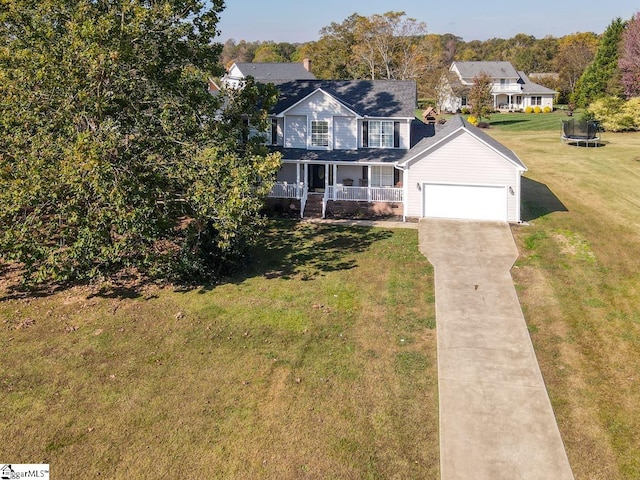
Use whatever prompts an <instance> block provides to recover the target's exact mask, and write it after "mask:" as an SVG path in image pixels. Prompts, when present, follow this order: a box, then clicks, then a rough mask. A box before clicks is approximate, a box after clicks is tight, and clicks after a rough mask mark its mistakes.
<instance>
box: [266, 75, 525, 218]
mask: <svg viewBox="0 0 640 480" xmlns="http://www.w3.org/2000/svg"><path fill="white" fill-rule="evenodd" d="M276 86H277V87H278V88H279V90H280V99H279V101H278V103H277V105H276V106H275V107H274V108H273V109H272V111H271V129H270V131H269V132H268V134H267V141H268V143H269V144H270V145H271V148H272V149H274V150H275V151H279V152H281V153H282V157H283V166H282V168H281V170H280V171H279V173H278V176H277V183H276V185H275V186H274V188H273V190H272V192H271V195H270V199H269V201H270V202H271V203H272V205H273V204H278V205H279V206H280V207H281V208H287V209H293V210H295V211H299V214H300V215H301V216H308V215H310V214H311V215H313V214H316V215H318V216H320V215H321V216H323V217H324V216H325V215H328V214H337V215H339V214H340V213H342V212H345V211H350V212H353V211H354V210H356V209H359V210H363V209H365V210H367V211H368V214H395V215H401V216H402V217H403V219H406V218H407V217H412V218H420V217H427V216H429V217H449V218H470V219H484V220H503V221H510V222H518V221H520V176H521V174H522V172H523V171H525V170H526V168H525V166H524V165H523V164H522V162H521V161H520V160H519V159H518V157H517V156H516V155H515V154H514V153H513V152H511V151H510V150H509V149H507V148H506V147H504V146H503V145H501V144H499V143H498V142H496V141H495V140H493V139H492V138H491V137H489V136H488V135H487V134H485V133H484V132H483V131H481V130H480V129H478V128H476V127H473V126H471V125H469V124H468V123H467V122H465V121H464V120H463V119H462V118H461V117H454V118H453V119H451V120H449V121H448V122H447V124H446V125H445V126H444V127H443V128H440V126H436V125H426V124H424V123H422V122H421V121H419V120H417V119H416V118H415V109H416V105H417V93H416V85H415V82H413V81H385V80H378V81H367V80H354V81H323V80H309V81H290V82H281V83H276Z"/></svg>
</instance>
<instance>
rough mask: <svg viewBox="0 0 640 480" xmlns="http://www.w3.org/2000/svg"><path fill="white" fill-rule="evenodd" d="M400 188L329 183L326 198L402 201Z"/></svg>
mask: <svg viewBox="0 0 640 480" xmlns="http://www.w3.org/2000/svg"><path fill="white" fill-rule="evenodd" d="M402 192H403V190H402V188H394V187H345V186H341V185H335V186H334V185H329V186H328V187H327V190H326V195H325V198H326V199H327V200H342V201H352V202H392V203H395V202H402Z"/></svg>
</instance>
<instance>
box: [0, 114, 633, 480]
mask: <svg viewBox="0 0 640 480" xmlns="http://www.w3.org/2000/svg"><path fill="white" fill-rule="evenodd" d="M564 118H566V116H563V115H561V114H546V115H545V114H539V115H535V114H531V115H527V114H499V115H498V114H496V115H494V116H492V120H491V123H492V127H491V128H490V129H488V130H486V131H487V133H489V134H490V135H492V136H494V137H495V138H496V139H498V140H499V141H501V142H503V143H504V144H505V145H507V146H508V147H510V148H512V149H513V150H514V151H515V152H516V153H517V154H518V155H519V156H520V158H521V159H522V160H523V161H524V163H525V164H526V165H527V166H528V168H529V171H528V172H527V173H526V175H525V177H526V178H524V179H523V190H524V194H523V218H524V219H525V220H526V221H527V222H528V225H519V226H514V227H513V232H514V236H515V239H516V243H517V245H518V248H519V251H520V253H521V256H520V259H519V260H518V262H517V263H516V265H515V267H514V269H513V271H512V274H513V277H514V280H515V282H516V287H517V290H518V294H519V296H520V301H521V304H522V307H523V311H524V314H525V318H526V321H527V323H528V327H529V332H530V334H531V338H532V341H533V344H534V347H535V351H536V355H537V358H538V361H539V363H540V368H541V370H542V374H543V377H544V380H545V383H546V385H547V388H548V391H549V395H550V398H551V402H552V404H553V407H554V411H555V414H556V417H557V419H558V425H559V429H560V432H561V435H562V438H563V441H564V443H565V446H566V449H567V453H568V456H569V460H570V463H571V466H572V468H573V471H574V474H575V477H576V479H577V480H595V479H603V480H604V479H606V480H619V479H624V480H627V479H628V480H632V479H637V478H640V221H639V220H638V214H639V213H640V133H631V134H613V133H606V132H605V133H604V134H603V135H602V139H603V141H604V146H602V147H599V148H595V147H591V148H584V147H571V146H567V145H563V144H562V143H561V142H560V139H559V136H560V120H562V119H564ZM522 119H525V120H524V121H523V120H522ZM523 122H525V124H523ZM526 122H529V123H528V125H529V126H528V127H527V126H526ZM545 122H549V123H548V124H546V126H545ZM516 127H517V128H516ZM248 265H249V268H248V270H247V271H246V272H245V273H244V274H243V275H242V276H238V277H236V278H231V279H228V281H226V282H224V283H222V284H220V285H217V286H213V287H210V288H202V289H197V290H187V291H180V290H176V289H171V288H159V287H153V286H149V287H145V288H143V289H141V290H140V291H137V292H135V291H134V292H131V291H126V290H121V291H113V292H112V291H108V290H105V291H102V292H93V291H91V290H90V289H88V288H80V287H76V288H71V289H68V290H65V291H61V292H58V293H56V294H52V295H49V296H43V297H37V296H32V297H13V296H11V295H9V294H8V292H6V291H5V292H3V293H0V296H1V295H4V298H1V299H0V328H1V329H2V336H0V405H1V408H0V438H2V439H3V442H0V461H7V462H15V463H19V462H23V463H38V462H44V463H50V464H51V469H52V471H53V472H56V471H57V472H64V473H66V474H67V476H69V477H70V478H76V477H80V476H81V475H83V474H84V475H86V476H87V477H92V478H96V477H98V476H100V477H102V478H131V477H133V478H149V477H160V478H162V477H169V476H172V475H174V474H175V472H176V471H177V472H179V474H180V475H181V476H182V477H184V478H225V479H226V478H231V479H233V478H279V479H281V478H282V479H297V478H336V479H338V478H339V479H343V478H354V479H361V478H365V479H376V478H379V479H386V478H429V479H437V478H439V473H438V471H439V470H438V454H439V445H438V431H437V426H438V406H437V370H436V340H435V329H434V327H435V312H434V296H433V295H434V293H433V271H432V268H431V266H430V265H429V264H428V262H427V260H426V259H425V258H424V257H422V256H421V255H420V254H419V253H418V249H417V235H416V232H415V231H414V230H397V231H394V230H388V229H366V228H355V227H336V226H326V225H313V224H300V223H297V222H288V221H277V222H274V223H272V225H271V228H270V230H269V232H268V234H267V235H265V236H264V237H263V239H262V241H261V243H260V244H259V245H258V246H257V247H256V248H255V249H254V251H253V253H252V256H251V257H250V258H249V259H248ZM9 273H10V272H9Z"/></svg>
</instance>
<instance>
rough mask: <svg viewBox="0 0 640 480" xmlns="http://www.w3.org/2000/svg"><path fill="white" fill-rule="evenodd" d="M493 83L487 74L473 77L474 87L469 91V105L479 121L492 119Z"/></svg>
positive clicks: (483, 73)
mask: <svg viewBox="0 0 640 480" xmlns="http://www.w3.org/2000/svg"><path fill="white" fill-rule="evenodd" d="M492 83H493V80H492V79H491V77H490V76H489V74H488V73H486V72H480V73H479V74H478V75H476V76H475V77H473V85H472V86H471V89H470V90H469V103H470V104H471V111H472V112H473V114H474V115H475V116H476V117H477V119H478V120H481V119H483V118H486V119H489V118H491V112H492V111H493V96H492V95H491V88H492Z"/></svg>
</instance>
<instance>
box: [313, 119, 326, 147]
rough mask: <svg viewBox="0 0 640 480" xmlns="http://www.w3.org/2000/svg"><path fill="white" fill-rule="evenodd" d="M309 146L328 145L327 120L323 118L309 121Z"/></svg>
mask: <svg viewBox="0 0 640 480" xmlns="http://www.w3.org/2000/svg"><path fill="white" fill-rule="evenodd" d="M311 146H312V147H328V146H329V122H327V121H324V120H312V121H311Z"/></svg>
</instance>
